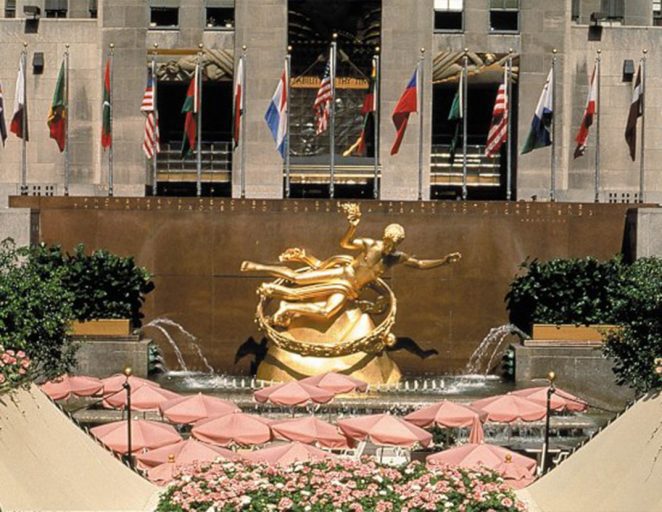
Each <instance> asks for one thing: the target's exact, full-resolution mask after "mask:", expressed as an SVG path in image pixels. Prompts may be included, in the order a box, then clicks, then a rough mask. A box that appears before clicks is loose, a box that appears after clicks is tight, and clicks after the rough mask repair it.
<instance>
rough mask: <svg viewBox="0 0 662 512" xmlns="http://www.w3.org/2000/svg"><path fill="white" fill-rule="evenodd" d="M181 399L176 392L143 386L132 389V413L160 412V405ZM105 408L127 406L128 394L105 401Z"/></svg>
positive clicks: (116, 395)
mask: <svg viewBox="0 0 662 512" xmlns="http://www.w3.org/2000/svg"><path fill="white" fill-rule="evenodd" d="M175 398H181V395H179V394H177V393H175V392H174V391H168V390H167V389H163V388H156V387H154V386H146V385H142V386H139V387H137V388H133V387H132V388H131V410H132V411H158V410H159V405H161V404H162V403H163V402H167V401H168V400H173V399H175ZM103 405H104V407H108V408H115V409H121V408H123V407H125V406H126V393H117V394H115V395H112V396H109V397H108V398H106V399H105V400H104V401H103Z"/></svg>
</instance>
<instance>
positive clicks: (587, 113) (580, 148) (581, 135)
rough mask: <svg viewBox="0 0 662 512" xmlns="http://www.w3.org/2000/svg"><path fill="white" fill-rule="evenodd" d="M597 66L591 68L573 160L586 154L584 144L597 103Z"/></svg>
mask: <svg viewBox="0 0 662 512" xmlns="http://www.w3.org/2000/svg"><path fill="white" fill-rule="evenodd" d="M597 69H598V65H597V63H596V65H595V67H594V68H593V74H592V75H591V85H590V86H589V89H588V98H587V99H586V108H585V109H584V117H583V118H582V124H581V126H580V127H579V131H578V132H577V136H576V137H575V140H576V141H577V147H576V148H575V158H579V157H580V156H583V155H584V153H585V152H586V142H587V141H588V133H589V132H588V130H589V128H590V127H591V125H592V124H593V118H594V117H595V113H596V112H597V110H596V108H597V106H598V105H597V103H598V80H597V79H596V75H597Z"/></svg>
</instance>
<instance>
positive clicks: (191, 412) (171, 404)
mask: <svg viewBox="0 0 662 512" xmlns="http://www.w3.org/2000/svg"><path fill="white" fill-rule="evenodd" d="M159 409H160V411H161V414H163V416H165V417H166V418H168V420H170V421H172V422H173V423H180V424H188V423H195V422H196V421H200V420H203V419H207V418H212V417H216V416H222V415H224V414H229V413H232V412H238V411H240V409H239V407H237V406H236V405H235V404H233V403H232V402H229V401H227V400H222V399H220V398H216V397H214V396H208V395H203V394H202V393H198V394H196V395H188V396H184V397H178V398H175V399H173V400H168V401H167V402H163V403H161V404H160V405H159ZM164 462H165V461H164Z"/></svg>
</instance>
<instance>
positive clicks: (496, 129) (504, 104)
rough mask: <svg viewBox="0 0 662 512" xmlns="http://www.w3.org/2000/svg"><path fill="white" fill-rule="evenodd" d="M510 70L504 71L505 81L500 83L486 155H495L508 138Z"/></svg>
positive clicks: (488, 135)
mask: <svg viewBox="0 0 662 512" xmlns="http://www.w3.org/2000/svg"><path fill="white" fill-rule="evenodd" d="M509 108H510V105H509V102H508V71H507V70H506V71H505V72H504V76H503V83H502V84H501V85H499V89H498V90H497V96H496V100H495V101H494V109H493V110H492V122H491V124H490V131H489V132H488V134H487V145H486V146H485V156H489V157H495V156H497V155H498V154H499V152H500V151H501V146H503V143H504V142H506V141H507V140H508V115H509Z"/></svg>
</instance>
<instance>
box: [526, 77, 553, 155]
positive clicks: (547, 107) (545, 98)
mask: <svg viewBox="0 0 662 512" xmlns="http://www.w3.org/2000/svg"><path fill="white" fill-rule="evenodd" d="M553 94H554V69H553V68H552V69H550V70H549V74H548V75H547V81H546V82H545V86H544V87H543V88H542V93H541V94H540V99H539V100H538V105H536V111H535V113H534V114H533V120H532V121H531V130H530V131H529V135H528V136H527V137H526V141H525V142H524V147H522V152H521V154H522V155H524V154H525V153H529V152H530V151H533V150H534V149H538V148H544V147H545V146H551V144H552V133H551V127H552V120H553V117H554V112H553V111H552V110H553V109H552V105H553V100H554V98H553Z"/></svg>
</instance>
